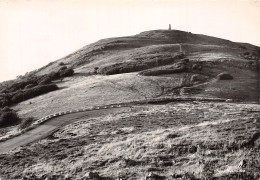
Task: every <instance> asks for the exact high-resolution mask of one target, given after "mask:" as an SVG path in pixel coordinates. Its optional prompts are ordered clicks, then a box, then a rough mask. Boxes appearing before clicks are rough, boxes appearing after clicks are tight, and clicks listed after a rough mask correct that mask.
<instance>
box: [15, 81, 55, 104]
mask: <svg viewBox="0 0 260 180" xmlns="http://www.w3.org/2000/svg"><path fill="white" fill-rule="evenodd" d="M57 89H59V88H58V86H57V85H56V84H47V85H38V86H36V87H34V88H30V89H26V90H25V91H24V92H17V93H16V94H15V95H14V96H13V97H12V102H13V103H19V102H22V101H24V100H27V99H30V98H33V97H36V96H39V95H41V94H45V93H47V92H50V91H55V90H57Z"/></svg>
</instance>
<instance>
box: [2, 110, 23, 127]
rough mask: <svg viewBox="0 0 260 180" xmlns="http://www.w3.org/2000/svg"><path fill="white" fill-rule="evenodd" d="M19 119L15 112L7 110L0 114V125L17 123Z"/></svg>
mask: <svg viewBox="0 0 260 180" xmlns="http://www.w3.org/2000/svg"><path fill="white" fill-rule="evenodd" d="M20 121H21V119H20V118H19V117H18V115H17V114H16V112H14V111H7V112H2V113H1V116H0V127H5V126H10V125H14V124H17V123H19V122H20Z"/></svg>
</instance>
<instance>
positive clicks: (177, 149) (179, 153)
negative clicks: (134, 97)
mask: <svg viewBox="0 0 260 180" xmlns="http://www.w3.org/2000/svg"><path fill="white" fill-rule="evenodd" d="M259 111H260V109H259V106H258V105H249V104H246V105H244V104H237V105H235V104H226V103H224V104H223V103H170V104H166V105H148V106H134V107H132V108H131V109H130V108H129V109H126V110H122V111H120V112H118V111H117V112H114V113H111V114H107V115H102V116H100V117H96V118H91V119H82V120H80V121H78V122H76V123H73V124H70V125H67V126H65V127H64V128H62V129H60V130H59V131H57V132H56V133H54V134H53V136H51V137H49V138H48V139H46V140H43V141H40V142H37V143H34V144H32V145H31V146H27V147H23V148H22V149H20V150H16V151H14V152H12V153H10V155H9V156H3V155H2V156H1V162H0V167H1V171H0V172H2V174H7V175H9V177H16V178H18V177H20V176H29V177H30V176H31V174H34V175H36V176H38V177H46V176H52V175H57V176H58V177H59V178H61V179H64V178H65V177H70V178H72V179H81V178H83V177H84V176H85V174H87V173H88V172H90V171H94V172H98V173H99V175H100V176H102V177H108V178H111V179H116V178H117V177H122V178H123V179H145V177H146V176H149V174H151V173H152V174H156V175H159V176H161V177H162V178H163V179H165V178H168V179H174V177H182V178H184V177H185V176H189V177H196V178H199V179H203V178H206V179H208V178H210V177H213V176H214V177H217V178H221V179H223V178H224V177H225V178H227V179H230V178H231V177H233V178H235V179H245V178H246V177H247V178H248V177H251V179H257V178H259V177H260V174H259V171H258V170H257V169H259V168H260V167H259V148H260V141H259V136H257V132H259V129H258V127H259V125H260V124H259ZM254 136H255V137H257V138H255V139H254V140H253V141H252V138H253V137H254ZM10 159H12V161H10ZM243 160H244V161H245V162H246V165H244V166H243V167H240V166H239V163H240V162H242V161H243ZM155 179H156V178H155Z"/></svg>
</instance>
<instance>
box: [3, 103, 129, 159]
mask: <svg viewBox="0 0 260 180" xmlns="http://www.w3.org/2000/svg"><path fill="white" fill-rule="evenodd" d="M124 108H128V107H117V108H111V107H109V109H99V110H91V111H85V112H76V113H72V114H66V115H62V116H57V117H54V118H52V119H51V120H49V121H46V122H45V123H44V124H42V125H40V126H38V127H36V128H34V129H32V130H29V131H27V132H25V133H23V134H21V135H20V136H16V137H14V138H12V139H9V140H6V141H4V142H1V143H0V154H1V153H5V152H8V151H10V150H12V149H15V148H17V147H19V146H23V145H26V144H29V143H32V142H35V141H38V140H40V139H44V138H46V137H47V136H49V135H50V134H52V133H53V132H55V131H56V130H57V129H59V128H60V127H61V126H64V125H65V124H68V123H72V122H76V121H78V120H81V119H83V118H84V119H86V118H91V117H97V116H101V115H105V114H108V113H111V112H114V111H116V110H118V109H124Z"/></svg>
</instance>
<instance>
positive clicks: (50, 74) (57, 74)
mask: <svg viewBox="0 0 260 180" xmlns="http://www.w3.org/2000/svg"><path fill="white" fill-rule="evenodd" d="M47 76H48V77H49V78H50V79H51V80H54V79H58V78H59V77H60V73H59V72H54V71H53V72H51V73H49V74H48V75H47Z"/></svg>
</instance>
